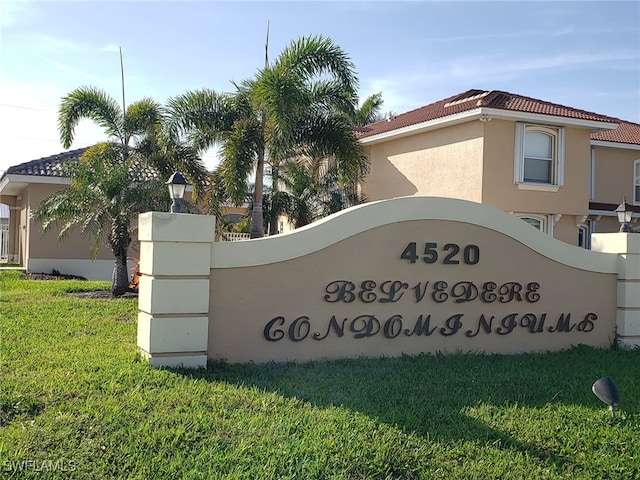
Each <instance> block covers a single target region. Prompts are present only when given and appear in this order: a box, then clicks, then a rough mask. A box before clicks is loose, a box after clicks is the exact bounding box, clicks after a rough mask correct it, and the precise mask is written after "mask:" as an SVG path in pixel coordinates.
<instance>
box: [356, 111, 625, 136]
mask: <svg viewBox="0 0 640 480" xmlns="http://www.w3.org/2000/svg"><path fill="white" fill-rule="evenodd" d="M481 117H484V118H487V117H488V119H493V118H496V119H503V120H516V121H522V122H531V123H543V124H546V125H557V126H563V127H564V126H567V127H568V126H572V127H579V128H586V129H589V130H590V131H591V132H600V131H603V130H615V129H616V128H618V125H619V124H618V123H612V122H601V121H596V120H584V119H580V118H570V117H560V116H555V115H543V114H539V113H527V112H515V111H511V110H502V109H498V108H486V107H481V108H476V109H473V110H467V111H465V112H460V113H457V114H454V115H449V116H446V117H441V118H436V119H434V120H429V121H426V122H422V123H417V124H415V125H409V126H407V127H402V128H398V129H395V130H389V131H387V132H383V133H379V134H377V135H371V136H370V137H364V138H361V139H360V142H361V143H362V144H363V145H373V144H375V143H380V142H383V141H385V140H390V139H392V138H393V139H396V138H402V137H406V136H408V135H415V134H417V133H422V132H426V131H429V130H435V129H437V128H442V127H444V126H451V125H456V124H458V123H464V122H469V121H472V120H478V119H480V118H481Z"/></svg>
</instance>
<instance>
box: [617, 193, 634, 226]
mask: <svg viewBox="0 0 640 480" xmlns="http://www.w3.org/2000/svg"><path fill="white" fill-rule="evenodd" d="M616 213H617V214H618V222H620V231H621V232H630V231H631V229H630V228H629V223H631V215H632V214H633V211H632V210H631V207H630V206H629V204H628V203H627V199H626V198H624V199H623V200H622V203H621V204H620V205H618V208H616Z"/></svg>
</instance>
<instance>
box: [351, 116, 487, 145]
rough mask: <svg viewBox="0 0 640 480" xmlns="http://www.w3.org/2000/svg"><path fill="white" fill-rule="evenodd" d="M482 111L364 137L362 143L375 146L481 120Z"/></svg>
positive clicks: (437, 119)
mask: <svg viewBox="0 0 640 480" xmlns="http://www.w3.org/2000/svg"><path fill="white" fill-rule="evenodd" d="M481 110H482V109H480V108H477V109H475V110H469V111H466V112H460V113H456V114H454V115H449V116H447V117H441V118H436V119H434V120H428V121H426V122H421V123H416V124H415V125H409V126H407V127H402V128H397V129H395V130H389V131H387V132H382V133H379V134H377V135H371V136H370V137H364V138H361V139H360V143H362V144H363V145H373V144H375V143H380V142H384V141H385V140H390V139H392V138H393V139H396V138H402V137H406V136H409V135H415V134H417V133H422V132H427V131H429V130H435V129H437V128H441V127H444V126H450V125H456V124H458V123H465V122H469V121H472V120H476V119H478V118H480V116H481V115H482V112H481Z"/></svg>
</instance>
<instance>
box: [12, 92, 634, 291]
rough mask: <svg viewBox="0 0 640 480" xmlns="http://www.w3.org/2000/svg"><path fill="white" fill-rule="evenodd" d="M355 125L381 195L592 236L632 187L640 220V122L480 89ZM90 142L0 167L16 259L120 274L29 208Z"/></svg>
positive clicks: (578, 241) (566, 237) (371, 192)
mask: <svg viewBox="0 0 640 480" xmlns="http://www.w3.org/2000/svg"><path fill="white" fill-rule="evenodd" d="M354 132H355V134H356V136H357V137H358V138H359V139H360V142H361V143H362V145H363V146H364V147H365V151H366V153H367V155H368V157H369V160H370V163H371V170H370V172H369V174H368V175H367V177H366V179H365V181H364V182H363V183H362V184H361V185H360V186H359V188H360V190H361V193H362V194H364V195H365V196H366V198H367V199H368V200H370V201H373V200H381V199H386V198H393V197H400V196H438V197H449V198H460V199H465V200H470V201H474V202H478V203H483V204H487V205H491V206H494V207H496V208H499V209H502V210H505V211H507V212H510V213H512V214H514V215H517V216H519V217H521V218H522V219H523V220H524V221H526V222H528V223H530V224H531V225H532V226H534V227H535V228H537V229H539V230H541V231H543V232H544V233H546V234H548V235H551V236H553V237H555V238H557V239H559V240H562V241H564V242H567V243H569V244H572V245H580V246H583V247H586V248H589V239H590V234H591V233H593V232H613V231H617V230H618V228H619V225H618V222H617V218H616V214H615V212H614V210H615V208H616V207H617V206H618V204H620V202H621V201H622V199H623V198H625V197H626V199H627V201H628V203H629V204H631V205H632V208H633V210H634V221H635V222H636V223H634V224H633V225H634V226H636V228H637V225H638V224H637V218H638V216H640V125H638V124H635V123H631V122H626V121H623V120H620V119H617V118H613V117H609V116H606V115H601V114H597V113H593V112H587V111H584V110H580V109H576V108H572V107H568V106H564V105H558V104H554V103H550V102H546V101H544V100H538V99H534V98H529V97H525V96H522V95H516V94H512V93H508V92H503V91H497V90H493V91H489V90H477V89H474V90H468V91H466V92H463V93H460V94H457V95H453V96H451V97H449V98H445V99H443V100H440V101H438V102H434V103H431V104H429V105H425V106H423V107H420V108H417V109H415V110H412V111H409V112H406V113H402V114H398V115H395V116H393V117H389V118H387V119H385V120H382V121H380V122H377V123H373V124H371V125H367V126H365V127H358V128H355V129H354ZM83 152H84V149H79V150H72V151H69V152H64V153H61V154H57V155H52V156H50V157H45V158H41V159H38V160H34V161H31V162H27V163H23V164H20V165H15V166H12V167H10V168H9V169H8V170H7V171H6V172H5V173H4V174H3V175H2V176H0V203H3V204H6V205H8V206H9V208H10V212H11V214H10V220H9V231H10V234H9V242H8V247H7V248H8V252H5V253H8V255H7V256H8V258H9V260H11V261H15V262H18V263H20V264H22V265H25V266H26V267H27V268H28V269H30V270H33V271H47V269H48V270H49V271H50V270H51V269H52V268H56V269H57V270H60V271H61V272H64V273H75V274H80V275H83V276H86V277H87V278H109V277H110V275H111V269H112V262H113V260H112V258H111V256H110V254H109V253H108V252H106V253H104V254H103V253H101V255H103V256H101V257H99V259H98V261H96V262H91V261H89V260H88V259H89V246H88V245H89V243H88V241H87V240H82V239H79V238H78V239H67V240H65V242H64V243H62V244H60V243H59V242H58V241H57V238H56V236H55V235H54V234H50V235H47V236H44V237H43V236H42V234H41V233H40V230H39V228H38V227H37V226H35V225H33V221H32V220H31V219H30V216H29V215H30V211H31V209H33V208H35V207H36V206H37V205H38V203H39V202H40V201H41V200H42V199H43V198H44V197H45V196H46V195H48V194H49V193H51V192H53V191H55V190H56V189H59V188H63V187H64V186H66V185H68V184H69V183H70V182H69V179H68V178H65V177H64V174H63V170H62V165H64V163H65V162H67V161H69V160H70V159H73V158H77V157H78V156H79V155H81V154H82V153H83ZM140 174H141V176H143V177H144V176H145V175H153V172H146V171H145V172H141V173H140ZM83 242H84V243H83ZM107 259H108V260H107ZM99 264H100V267H99V268H98V266H99ZM98 270H100V271H101V272H103V273H100V274H98V273H97V272H98Z"/></svg>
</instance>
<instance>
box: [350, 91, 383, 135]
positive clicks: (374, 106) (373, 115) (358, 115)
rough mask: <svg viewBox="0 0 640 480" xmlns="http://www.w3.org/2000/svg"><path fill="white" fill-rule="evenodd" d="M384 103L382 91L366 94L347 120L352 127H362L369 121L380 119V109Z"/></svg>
mask: <svg viewBox="0 0 640 480" xmlns="http://www.w3.org/2000/svg"><path fill="white" fill-rule="evenodd" d="M383 104H384V100H382V92H379V93H374V94H373V95H370V96H368V97H367V98H366V99H365V101H364V102H362V105H360V107H359V108H356V109H354V110H353V114H352V115H350V116H349V121H350V122H351V125H353V126H354V127H364V126H365V125H369V124H370V123H374V122H378V121H380V120H382V114H381V112H380V111H381V109H382V105H383Z"/></svg>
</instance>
